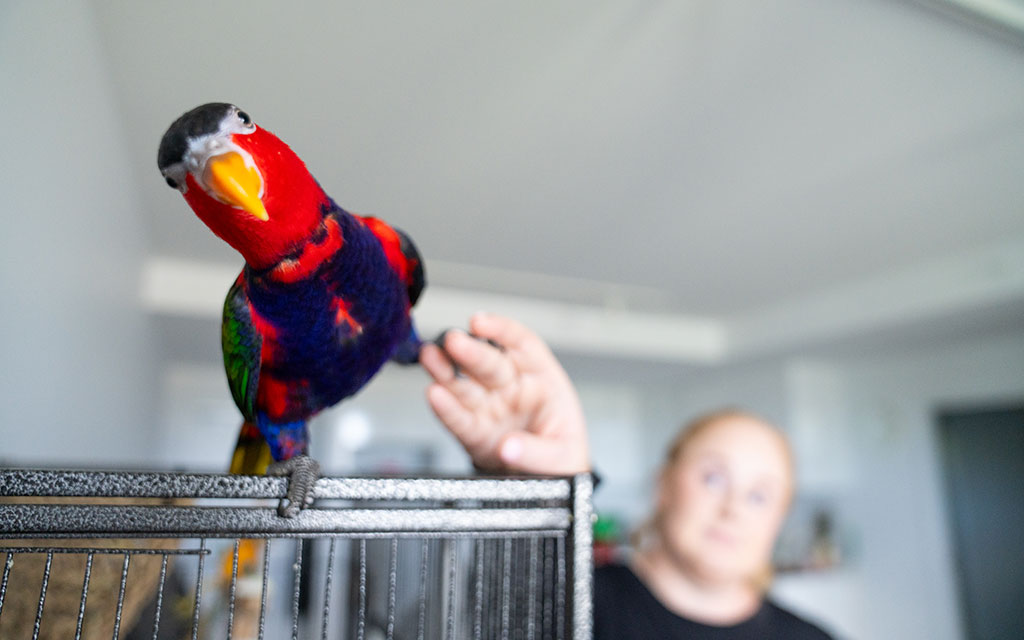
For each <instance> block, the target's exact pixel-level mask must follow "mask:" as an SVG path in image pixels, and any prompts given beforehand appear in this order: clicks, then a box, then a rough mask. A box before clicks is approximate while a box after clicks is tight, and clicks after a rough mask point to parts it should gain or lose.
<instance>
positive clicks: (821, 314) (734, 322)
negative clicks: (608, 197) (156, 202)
mask: <svg viewBox="0 0 1024 640" xmlns="http://www.w3.org/2000/svg"><path fill="white" fill-rule="evenodd" d="M238 270H239V267H237V266H230V265H224V264H220V263H208V262H197V261H192V260H182V259H178V258H168V257H154V258H150V259H149V260H148V261H147V262H146V264H145V267H144V269H143V274H142V283H141V300H142V303H143V306H144V308H146V309H147V310H148V311H150V312H151V313H155V314H165V315H177V316H194V317H208V318H211V319H218V320H219V318H220V315H221V309H222V306H223V302H224V295H225V294H226V292H227V290H228V287H230V285H231V283H232V282H234V279H235V277H236V276H237V274H238ZM1020 300H1024V238H1021V239H1014V240H1008V241H1006V242H1003V243H1000V244H998V245H993V246H988V247H984V248H981V249H978V250H975V251H971V252H968V253H964V254H961V255H957V256H950V257H948V258H945V259H942V260H938V261H933V262H929V263H925V264H920V265H915V266H912V267H908V268H905V269H902V270H898V271H893V272H889V273H885V274H880V275H877V276H874V277H869V278H864V279H861V280H858V281H855V282H850V283H845V284H842V285H838V286H834V287H832V288H830V289H828V290H825V291H821V292H817V293H813V294H809V295H806V296H803V297H801V298H797V299H793V300H789V301H785V302H780V303H778V304H775V305H771V306H768V307H763V308H760V309H754V310H751V311H749V312H746V313H743V314H740V315H736V316H732V317H729V318H709V317H700V316H693V315H688V314H680V313H653V312H644V311H635V310H628V309H625V308H620V307H616V306H610V305H591V304H578V303H568V302H560V301H553V300H548V299H540V298H531V297H527V296H521V295H508V294H500V293H485V292H479V291H474V290H469V289H460V288H456V287H446V286H438V285H431V286H430V287H428V290H427V292H426V293H425V294H424V296H423V298H422V299H421V301H420V303H419V305H418V306H417V307H416V311H415V317H416V322H417V325H418V327H419V330H420V333H421V335H423V336H424V337H432V336H434V335H436V334H437V333H439V332H440V331H442V330H443V329H446V328H450V327H456V326H465V323H466V320H467V319H468V317H469V316H470V315H472V314H473V313H474V312H477V311H483V310H486V311H491V312H494V313H500V314H503V315H507V316H509V317H513V318H516V319H518V320H520V321H521V322H523V323H524V324H526V325H528V326H530V327H531V328H533V329H534V330H535V331H536V332H537V333H538V334H540V335H541V336H542V337H543V338H544V339H545V340H546V341H547V342H548V343H549V344H550V345H551V346H552V347H553V348H554V349H556V350H563V351H567V352H573V353H582V354H589V355H595V356H604V357H611V358H632V359H639V360H648V361H660V362H677V363H684V364H715V363H719V362H723V361H726V360H737V359H742V358H745V357H752V356H756V355H760V354H765V353H771V352H782V351H787V350H789V351H792V350H795V349H799V348H800V347H802V346H806V345H810V344H822V343H825V342H827V341H829V340H835V339H843V338H847V337H852V336H856V335H858V334H863V333H868V332H871V331H874V330H878V329H882V328H885V327H889V326H896V325H913V324H914V323H923V322H927V321H930V320H933V319H936V318H941V317H943V316H949V315H953V314H956V313H957V312H960V311H966V310H972V309H979V308H985V307H986V306H989V305H997V304H1000V303H1004V302H1012V301H1020Z"/></svg>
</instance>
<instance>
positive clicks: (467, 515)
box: [0, 469, 593, 640]
mask: <svg viewBox="0 0 1024 640" xmlns="http://www.w3.org/2000/svg"><path fill="white" fill-rule="evenodd" d="M286 492H287V480H286V479H285V478H274V477H265V476H235V475H220V474H178V473H135V472H99V471H47V470H17V469H10V470H3V469H0V561H2V560H3V559H4V556H5V555H6V558H7V563H6V568H5V570H4V572H3V585H2V587H0V606H2V602H3V591H4V590H5V589H6V583H7V580H6V579H7V574H8V572H9V570H10V566H11V564H12V561H13V557H14V556H15V555H17V554H23V553H35V554H46V574H45V575H44V580H43V585H42V591H43V597H45V590H46V584H45V582H46V577H47V576H48V573H49V566H50V563H51V561H52V558H53V556H54V554H62V553H79V554H88V559H89V564H88V565H87V566H86V575H85V585H84V586H83V592H82V609H81V612H80V614H79V621H78V624H79V632H81V624H82V621H81V616H82V615H83V614H84V612H85V601H86V597H85V594H86V590H87V589H88V584H89V575H88V571H89V566H91V563H92V561H93V557H94V556H96V555H101V554H123V556H124V569H123V573H122V576H121V580H122V593H121V595H120V598H119V602H118V605H117V607H118V609H117V613H118V619H117V624H120V610H121V603H122V602H123V599H124V594H123V589H124V581H125V580H126V578H127V575H128V567H129V561H130V558H131V557H134V556H135V555H138V554H163V557H164V560H163V563H164V568H163V570H162V571H166V565H167V558H168V556H169V555H174V554H179V555H184V554H191V555H194V556H198V562H199V573H200V583H198V584H197V585H196V589H195V599H196V602H195V612H196V614H195V615H196V620H195V624H194V629H193V636H195V627H198V624H199V600H200V598H201V595H202V594H201V590H202V587H201V580H202V577H201V575H202V563H203V562H204V560H203V558H204V557H205V556H206V555H207V554H208V553H209V550H208V549H207V547H206V545H207V542H206V539H207V538H213V539H220V538H235V549H234V554H235V555H234V562H235V565H236V566H235V571H236V572H237V564H238V553H239V552H238V545H239V542H238V541H239V539H243V538H244V539H266V540H268V543H269V541H270V540H271V539H276V538H300V539H317V538H325V539H330V559H329V563H333V562H334V555H335V546H336V542H337V540H338V539H339V538H342V539H344V538H348V539H353V540H354V541H358V545H359V549H360V553H361V561H362V562H363V563H364V566H363V568H362V573H361V574H360V576H359V578H358V581H359V584H358V585H353V587H352V588H353V589H359V593H360V594H361V595H360V597H361V598H362V599H363V600H362V601H361V606H362V607H363V608H361V609H359V617H360V620H359V621H358V622H359V625H363V624H364V623H365V621H364V620H362V618H363V617H364V616H365V598H366V593H365V584H364V583H365V580H366V575H365V571H366V569H365V562H366V553H367V551H366V549H367V540H373V539H380V538H390V539H392V543H391V544H392V552H391V563H392V574H391V581H392V583H393V582H394V580H395V577H394V563H395V561H396V556H395V554H396V549H397V547H396V545H397V544H398V542H397V541H398V539H422V540H423V542H422V562H423V563H424V564H423V567H424V569H423V573H422V575H421V581H425V580H426V562H427V554H428V541H429V540H437V541H438V544H439V545H441V546H440V547H437V548H438V549H439V550H440V552H441V553H442V555H443V558H442V559H441V561H442V563H443V565H444V566H446V567H447V569H445V571H446V572H449V573H450V576H451V578H452V579H451V580H450V581H449V582H448V587H447V589H448V590H450V593H448V594H447V595H446V596H445V597H444V598H442V599H441V600H438V602H444V603H445V604H444V608H445V610H446V611H445V613H444V615H446V616H448V622H447V624H448V625H449V626H448V627H446V628H449V629H452V628H453V619H454V615H455V609H454V607H455V604H454V599H455V595H456V594H455V584H456V582H455V571H456V566H455V565H456V563H455V560H456V557H457V556H456V553H457V548H456V544H457V543H456V542H455V541H456V540H459V539H473V540H478V541H480V540H494V541H495V544H498V545H499V546H498V547H493V549H495V551H494V552H493V553H491V555H493V556H494V557H493V558H490V557H489V556H488V558H489V559H487V560H486V561H487V562H489V563H493V564H494V567H493V568H494V569H495V571H493V572H492V573H494V574H496V575H499V576H501V579H502V580H503V583H502V584H501V585H497V586H495V587H493V588H491V587H487V590H488V593H490V591H493V590H497V591H500V592H501V593H504V594H508V593H510V592H511V591H512V590H514V589H515V588H517V587H516V586H515V585H513V584H512V583H511V581H512V577H511V576H510V575H509V574H510V573H511V569H512V568H513V567H517V568H518V569H519V570H523V567H524V566H527V567H528V568H527V569H526V570H527V571H529V572H530V573H531V576H529V577H530V578H531V579H532V578H533V577H534V576H533V575H532V574H534V573H536V572H537V568H536V564H537V561H536V560H535V558H536V557H537V554H538V551H537V549H538V542H537V541H538V540H539V539H542V538H543V539H555V540H557V541H558V544H557V549H553V550H551V551H550V553H551V554H553V555H552V557H553V558H557V563H558V567H557V571H558V575H559V576H564V578H563V579H560V580H559V584H560V585H562V586H561V587H560V588H559V589H554V588H552V593H550V594H548V593H547V591H545V592H544V593H542V594H540V595H539V596H538V595H537V594H534V590H533V587H532V585H533V582H527V581H524V582H523V584H529V585H531V586H530V589H531V592H530V600H529V608H530V612H531V613H536V612H535V611H533V610H534V609H535V608H536V607H535V606H534V605H535V604H536V602H537V601H538V600H543V598H544V597H545V596H546V595H550V596H551V598H553V600H554V602H547V601H544V602H543V608H544V609H545V612H544V613H545V615H549V614H550V615H557V616H558V618H557V619H558V620H562V621H564V629H565V633H564V634H563V633H562V632H561V631H560V632H559V634H558V635H559V637H566V638H569V637H571V638H572V639H573V640H587V639H589V638H590V637H591V630H592V622H591V620H592V604H591V589H592V529H591V527H592V520H593V510H592V506H591V497H592V493H593V482H592V479H591V476H590V475H589V474H581V475H578V476H575V477H573V478H536V477H530V478H506V477H471V478H337V477H328V478H321V479H320V480H318V481H317V483H316V485H315V487H314V495H315V498H316V502H315V503H314V505H313V506H312V507H310V508H308V509H305V510H304V511H302V512H301V513H300V514H299V515H298V516H297V517H295V518H291V519H288V518H281V517H279V516H278V515H277V510H276V502H277V501H278V500H279V499H280V498H282V497H284V496H285V494H286ZM54 498H73V499H76V500H79V499H83V498H85V499H91V498H102V499H108V498H117V499H119V500H118V501H117V502H107V501H104V502H101V503H96V504H93V503H88V504H78V503H76V504H54V503H52V502H50V501H51V500H52V499H54ZM154 499H156V500H154ZM140 502H141V503H140ZM161 502H162V503H161ZM81 538H88V539H115V540H124V539H135V538H142V539H148V538H154V539H155V538H160V539H169V538H185V539H200V540H201V541H202V542H201V547H200V549H193V550H159V551H154V550H145V549H142V550H140V549H106V548H73V549H66V548H62V547H59V546H32V545H31V544H30V543H31V541H32V540H47V541H50V540H54V539H57V540H72V539H81ZM5 539H6V540H12V541H14V545H12V546H4V545H3V541H4V540H5ZM501 540H505V541H506V542H505V543H501V542H500V541H501ZM512 540H525V541H526V543H525V544H529V552H528V553H529V557H530V559H531V561H532V563H518V564H517V563H516V562H514V558H513V557H512V554H513V553H522V554H525V553H527V552H526V551H522V549H525V548H526V547H516V548H517V549H520V551H513V546H512V543H511V541H512ZM518 544H524V543H518ZM545 544H546V543H545ZM302 547H303V545H302V544H297V546H296V554H299V553H301V550H302ZM429 548H431V549H433V547H429ZM488 548H490V547H488ZM267 549H268V551H267V552H266V553H267V555H266V557H267V558H269V546H268V548H267ZM474 553H478V554H479V555H478V556H475V557H476V558H477V559H476V560H474V562H476V563H478V565H479V566H478V569H482V568H483V565H480V564H479V563H482V562H484V561H485V559H484V556H483V555H482V554H483V552H474ZM544 553H545V554H546V553H548V552H547V551H545V552H544ZM265 562H268V560H265ZM541 564H542V566H543V562H541ZM299 566H301V558H299V557H298V556H297V557H296V561H295V567H296V572H295V578H294V579H295V605H294V607H295V616H296V617H295V620H296V622H295V624H294V625H293V627H294V628H293V634H292V637H294V638H297V637H299V635H298V633H299V628H298V623H297V619H298V618H297V616H298V613H297V612H298V600H299V582H300V575H299V570H298V567H299ZM329 566H333V565H331V564H329ZM555 570H556V569H552V571H555ZM265 571H266V567H264V572H265ZM264 576H265V573H264ZM160 579H161V582H160V588H161V596H162V590H163V580H164V577H163V575H161V578H160ZM265 579H266V578H265V577H264V580H265ZM563 582H564V584H562V583H563ZM264 586H265V585H264ZM331 588H332V585H331V575H330V574H328V575H327V583H326V585H325V593H326V595H325V607H326V606H327V598H329V596H330V592H331ZM422 589H423V590H424V591H421V600H420V605H419V606H420V609H421V612H420V624H421V627H422V625H423V619H424V617H425V616H426V615H427V613H428V612H427V611H426V606H427V605H426V603H427V594H426V593H425V589H426V586H425V583H424V585H423V586H422ZM475 589H476V593H475V594H471V595H475V597H476V602H477V603H478V604H477V605H476V606H477V608H478V609H479V608H480V606H481V605H480V604H479V603H481V602H483V598H484V595H485V594H484V592H483V591H481V589H485V587H484V586H483V585H481V584H479V583H478V584H476V586H475ZM395 591H396V586H395V585H394V584H392V585H391V586H390V591H389V596H388V598H389V600H390V604H391V605H392V607H393V605H394V598H395ZM497 591H496V592H497ZM463 595H465V594H463ZM231 597H232V600H231V602H232V610H231V615H233V614H234V610H233V607H234V576H232V594H231ZM549 607H551V608H552V611H551V612H548V611H547V609H548V608H549ZM499 608H500V614H495V615H498V617H499V620H500V623H499V626H498V628H500V629H501V630H502V631H501V632H500V635H499V636H498V637H501V638H505V637H510V636H509V634H508V631H507V629H508V628H509V616H510V615H512V613H511V612H512V609H513V605H511V604H510V602H509V596H508V595H505V599H504V602H503V604H501V605H500V606H499ZM0 612H2V609H0ZM42 613H43V602H42V597H41V599H40V604H39V614H38V615H39V617H40V618H41V617H42ZM517 613H518V614H519V615H522V614H523V611H521V610H517ZM156 615H157V617H159V608H158V609H157V614H156ZM261 615H262V613H261ZM483 615H484V612H483V611H477V612H476V614H475V619H476V624H475V629H474V633H475V635H474V637H490V635H485V634H487V633H492V632H493V633H497V631H496V630H492V632H488V631H487V630H486V629H483V630H482V629H481V627H480V624H481V616H483ZM323 619H324V624H325V625H326V622H327V610H326V608H325V611H324V614H323ZM39 624H40V620H39V619H38V618H37V620H36V633H37V634H38V629H39ZM260 624H261V629H262V624H263V620H262V618H261V620H260ZM529 624H530V625H532V624H533V622H530V623H529ZM390 626H393V621H391V622H390V623H389V629H390ZM230 628H231V627H230V622H229V629H230ZM358 628H359V629H360V632H359V634H357V637H362V636H361V634H362V629H363V627H362V626H359V627H358ZM261 633H262V631H261ZM323 633H324V636H323V637H325V638H326V637H327V635H326V626H325V631H324V632H323ZM33 637H35V636H33ZM76 637H77V636H76ZM115 637H116V626H115ZM154 637H156V634H155V631H154ZM229 637H230V632H229ZM526 637H533V630H532V626H531V630H530V632H529V634H528V635H527V636H526Z"/></svg>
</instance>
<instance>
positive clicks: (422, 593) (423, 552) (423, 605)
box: [416, 538, 429, 640]
mask: <svg viewBox="0 0 1024 640" xmlns="http://www.w3.org/2000/svg"><path fill="white" fill-rule="evenodd" d="M428 551H429V549H428V547H427V540H426V538H424V540H423V543H422V545H421V546H420V589H419V617H418V620H417V624H416V640H423V638H424V635H425V634H426V626H427V553H428Z"/></svg>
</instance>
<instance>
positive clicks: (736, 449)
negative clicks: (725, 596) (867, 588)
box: [658, 416, 792, 584]
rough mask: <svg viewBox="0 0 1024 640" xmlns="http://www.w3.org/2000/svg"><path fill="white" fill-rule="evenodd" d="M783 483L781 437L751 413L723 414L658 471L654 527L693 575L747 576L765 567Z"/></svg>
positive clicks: (783, 501)
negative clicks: (661, 473)
mask: <svg viewBox="0 0 1024 640" xmlns="http://www.w3.org/2000/svg"><path fill="white" fill-rule="evenodd" d="M791 490H792V473H791V470H790V464H789V455H788V450H787V448H786V446H785V444H784V442H783V441H782V439H781V437H780V436H779V435H778V434H777V433H776V432H775V431H773V430H772V429H771V428H769V427H768V426H767V425H765V424H763V423H761V422H759V421H757V420H754V419H753V418H749V417H745V416H729V417H724V418H721V419H719V420H718V421H716V422H715V423H714V424H712V425H709V426H707V427H706V428H705V429H704V430H703V431H702V432H700V433H698V434H697V435H695V436H694V437H693V439H692V440H691V441H690V442H688V443H687V444H686V446H685V449H684V450H683V451H682V452H681V453H680V454H679V457H678V459H677V460H676V463H675V464H674V465H673V466H672V467H671V468H670V469H669V470H668V471H667V473H666V474H665V475H664V476H663V477H662V479H661V494H660V500H659V509H660V514H661V517H660V519H659V521H658V531H659V533H660V535H661V539H662V540H663V541H664V543H665V549H666V551H667V552H668V553H669V554H670V556H671V557H672V558H673V560H674V561H676V562H677V563H678V564H679V566H681V567H682V568H683V570H684V571H685V572H686V573H687V574H688V575H691V576H692V577H693V578H696V579H698V580H701V581H704V582H710V583H721V584H724V583H733V582H739V581H747V580H750V579H752V578H754V577H755V576H757V575H758V574H759V573H760V572H761V571H762V570H763V569H764V568H765V567H767V566H768V562H769V560H770V557H771V551H772V546H773V544H774V542H775V537H776V535H777V534H778V532H779V527H780V526H781V525H782V521H783V519H784V517H785V514H786V509H787V507H788V506H789V498H790V492H791Z"/></svg>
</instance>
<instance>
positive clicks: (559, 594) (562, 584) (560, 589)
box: [555, 537, 566, 640]
mask: <svg viewBox="0 0 1024 640" xmlns="http://www.w3.org/2000/svg"><path fill="white" fill-rule="evenodd" d="M555 549H556V553H555V556H556V558H557V561H558V574H557V585H556V588H555V618H556V619H555V627H556V628H557V630H558V635H557V636H556V637H557V638H558V639H559V640H562V639H563V638H565V625H566V617H565V602H566V597H565V589H566V575H565V573H566V562H565V538H562V537H559V538H558V539H557V540H555Z"/></svg>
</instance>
